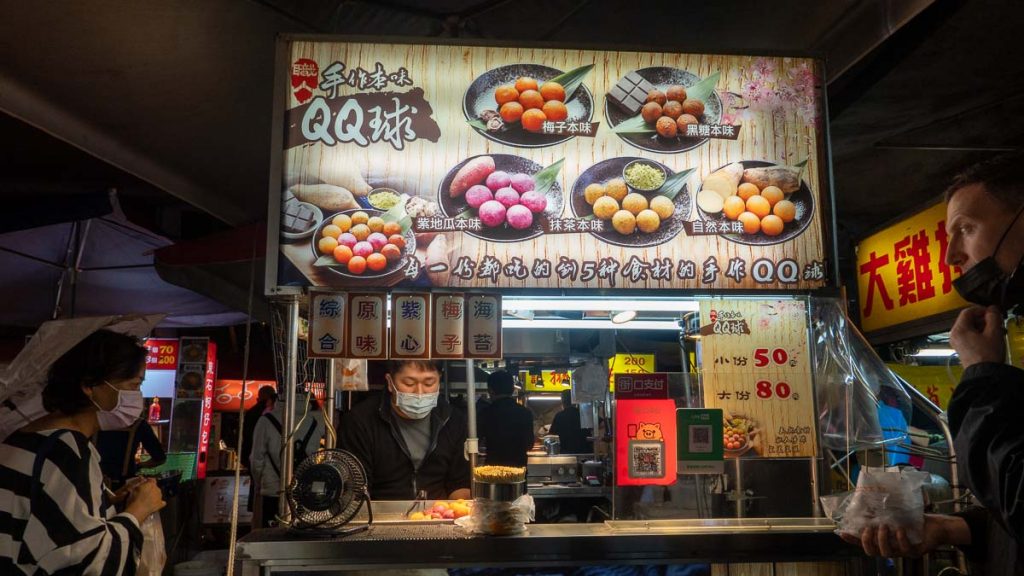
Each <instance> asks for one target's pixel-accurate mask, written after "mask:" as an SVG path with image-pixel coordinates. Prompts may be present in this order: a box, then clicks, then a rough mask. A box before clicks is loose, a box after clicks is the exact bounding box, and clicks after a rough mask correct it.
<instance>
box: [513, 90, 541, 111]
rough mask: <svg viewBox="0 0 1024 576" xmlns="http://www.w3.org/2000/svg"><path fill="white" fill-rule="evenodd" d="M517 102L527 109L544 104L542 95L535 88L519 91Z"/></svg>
mask: <svg viewBox="0 0 1024 576" xmlns="http://www.w3.org/2000/svg"><path fill="white" fill-rule="evenodd" d="M519 103H520V104H522V105H523V108H526V109H527V110H529V109H531V108H542V107H543V106H544V97H543V96H541V95H540V92H537V91H536V90H527V91H525V92H520V93H519Z"/></svg>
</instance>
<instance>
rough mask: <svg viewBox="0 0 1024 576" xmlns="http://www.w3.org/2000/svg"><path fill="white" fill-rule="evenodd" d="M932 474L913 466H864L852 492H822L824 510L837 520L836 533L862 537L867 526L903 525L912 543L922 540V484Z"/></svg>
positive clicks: (891, 526) (897, 526)
mask: <svg viewBox="0 0 1024 576" xmlns="http://www.w3.org/2000/svg"><path fill="white" fill-rule="evenodd" d="M930 479H931V475H930V474H928V473H927V472H922V471H920V470H914V469H912V468H903V469H900V468H896V467H893V468H871V467H865V468H863V469H862V470H861V472H860V477H859V478H858V479H857V488H856V490H854V491H853V492H843V493H841V494H833V495H831V496H822V497H821V503H822V506H823V507H824V510H825V514H826V515H827V516H828V517H829V518H830V519H832V521H834V522H837V523H838V527H837V528H836V534H848V535H850V536H854V537H856V538H860V534H861V532H862V531H863V530H864V529H865V528H869V527H875V528H877V527H879V526H883V525H884V526H889V528H891V529H897V528H903V529H905V530H906V531H907V540H909V541H910V543H911V544H913V545H917V544H920V543H921V540H922V537H923V531H924V493H923V491H922V487H923V486H924V485H925V484H926V483H928V482H929V481H930Z"/></svg>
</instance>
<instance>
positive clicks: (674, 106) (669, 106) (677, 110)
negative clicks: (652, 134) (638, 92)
mask: <svg viewBox="0 0 1024 576" xmlns="http://www.w3.org/2000/svg"><path fill="white" fill-rule="evenodd" d="M661 113H662V114H664V115H665V116H668V117H669V118H671V119H673V120H675V119H676V118H679V117H680V116H682V115H683V105H682V104H680V103H679V102H677V101H675V100H669V101H668V102H666V103H665V105H664V106H662V108H661ZM644 120H647V119H646V118H644ZM647 121H648V122H650V120H647Z"/></svg>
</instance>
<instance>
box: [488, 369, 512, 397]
mask: <svg viewBox="0 0 1024 576" xmlns="http://www.w3.org/2000/svg"><path fill="white" fill-rule="evenodd" d="M487 389H488V390H490V391H491V392H492V393H494V394H500V395H504V396H508V395H510V394H512V392H514V391H515V389H516V381H515V379H514V378H512V374H511V373H510V372H508V371H507V370H498V371H497V372H491V373H490V374H488V375H487Z"/></svg>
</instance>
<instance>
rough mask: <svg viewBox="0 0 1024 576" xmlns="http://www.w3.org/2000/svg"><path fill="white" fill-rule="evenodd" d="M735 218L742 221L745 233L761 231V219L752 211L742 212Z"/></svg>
mask: <svg viewBox="0 0 1024 576" xmlns="http://www.w3.org/2000/svg"><path fill="white" fill-rule="evenodd" d="M736 219H737V220H739V221H740V222H743V231H744V232H745V233H747V234H757V233H758V232H760V231H761V219H760V218H758V217H757V214H754V213H753V212H744V213H742V214H740V215H739V217H737V218H736Z"/></svg>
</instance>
